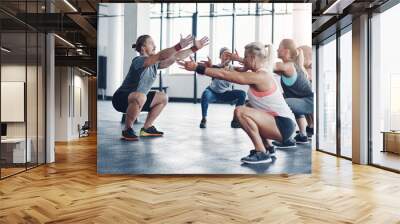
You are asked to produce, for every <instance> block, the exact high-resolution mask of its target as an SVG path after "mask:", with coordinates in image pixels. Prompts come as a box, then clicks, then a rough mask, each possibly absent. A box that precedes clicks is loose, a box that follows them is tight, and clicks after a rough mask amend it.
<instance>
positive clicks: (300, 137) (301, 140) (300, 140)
mask: <svg viewBox="0 0 400 224" xmlns="http://www.w3.org/2000/svg"><path fill="white" fill-rule="evenodd" d="M294 140H296V143H298V144H307V143H308V137H307V136H306V135H302V134H297V135H296V136H295V137H294Z"/></svg>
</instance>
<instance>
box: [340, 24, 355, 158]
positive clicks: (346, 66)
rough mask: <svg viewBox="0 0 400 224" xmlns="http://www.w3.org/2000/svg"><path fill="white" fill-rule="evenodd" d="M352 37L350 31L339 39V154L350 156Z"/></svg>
mask: <svg viewBox="0 0 400 224" xmlns="http://www.w3.org/2000/svg"><path fill="white" fill-rule="evenodd" d="M351 48H352V35H351V30H350V31H349V32H347V33H345V34H344V35H342V36H341V37H340V122H341V124H340V131H341V133H340V134H341V138H340V141H341V146H340V153H341V155H343V156H346V157H349V158H351V156H352V148H351V141H352V137H351V136H352V96H353V94H352V74H353V72H352V51H351Z"/></svg>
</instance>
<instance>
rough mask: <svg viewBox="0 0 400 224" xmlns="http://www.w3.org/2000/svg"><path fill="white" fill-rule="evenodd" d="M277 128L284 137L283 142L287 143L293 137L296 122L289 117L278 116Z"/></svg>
mask: <svg viewBox="0 0 400 224" xmlns="http://www.w3.org/2000/svg"><path fill="white" fill-rule="evenodd" d="M275 123H276V126H277V127H278V129H279V132H280V133H281V135H282V142H285V141H287V140H288V139H290V137H292V135H293V133H294V132H295V129H296V124H295V123H294V121H293V120H292V119H290V118H287V117H281V116H276V117H275Z"/></svg>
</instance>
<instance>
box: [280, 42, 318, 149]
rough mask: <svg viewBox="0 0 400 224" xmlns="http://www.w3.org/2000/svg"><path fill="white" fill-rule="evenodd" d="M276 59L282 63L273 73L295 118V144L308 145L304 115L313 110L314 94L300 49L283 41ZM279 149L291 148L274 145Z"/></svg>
mask: <svg viewBox="0 0 400 224" xmlns="http://www.w3.org/2000/svg"><path fill="white" fill-rule="evenodd" d="M278 58H280V59H281V60H282V62H277V63H276V64H275V68H274V72H275V73H276V74H278V75H280V76H281V85H282V89H283V95H284V97H285V100H286V102H287V104H288V105H289V107H290V109H291V110H292V111H293V113H294V115H295V116H296V120H297V124H298V126H299V134H298V135H296V136H295V140H296V143H302V144H305V143H308V137H307V134H306V126H307V121H306V119H305V115H308V114H312V113H313V110H314V93H313V91H312V88H311V84H310V81H309V80H308V74H307V71H306V69H305V68H304V55H303V51H302V49H301V48H300V49H297V47H296V44H295V42H294V41H293V40H292V39H283V40H282V41H281V43H280V44H279V48H278ZM275 145H277V146H279V147H291V146H293V145H287V144H284V143H276V144H275Z"/></svg>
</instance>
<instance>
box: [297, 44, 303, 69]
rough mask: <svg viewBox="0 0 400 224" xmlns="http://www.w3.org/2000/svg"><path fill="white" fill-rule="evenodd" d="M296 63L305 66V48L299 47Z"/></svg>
mask: <svg viewBox="0 0 400 224" xmlns="http://www.w3.org/2000/svg"><path fill="white" fill-rule="evenodd" d="M295 63H296V64H297V65H299V66H301V67H304V53H303V49H301V48H297V56H296V58H295Z"/></svg>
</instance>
